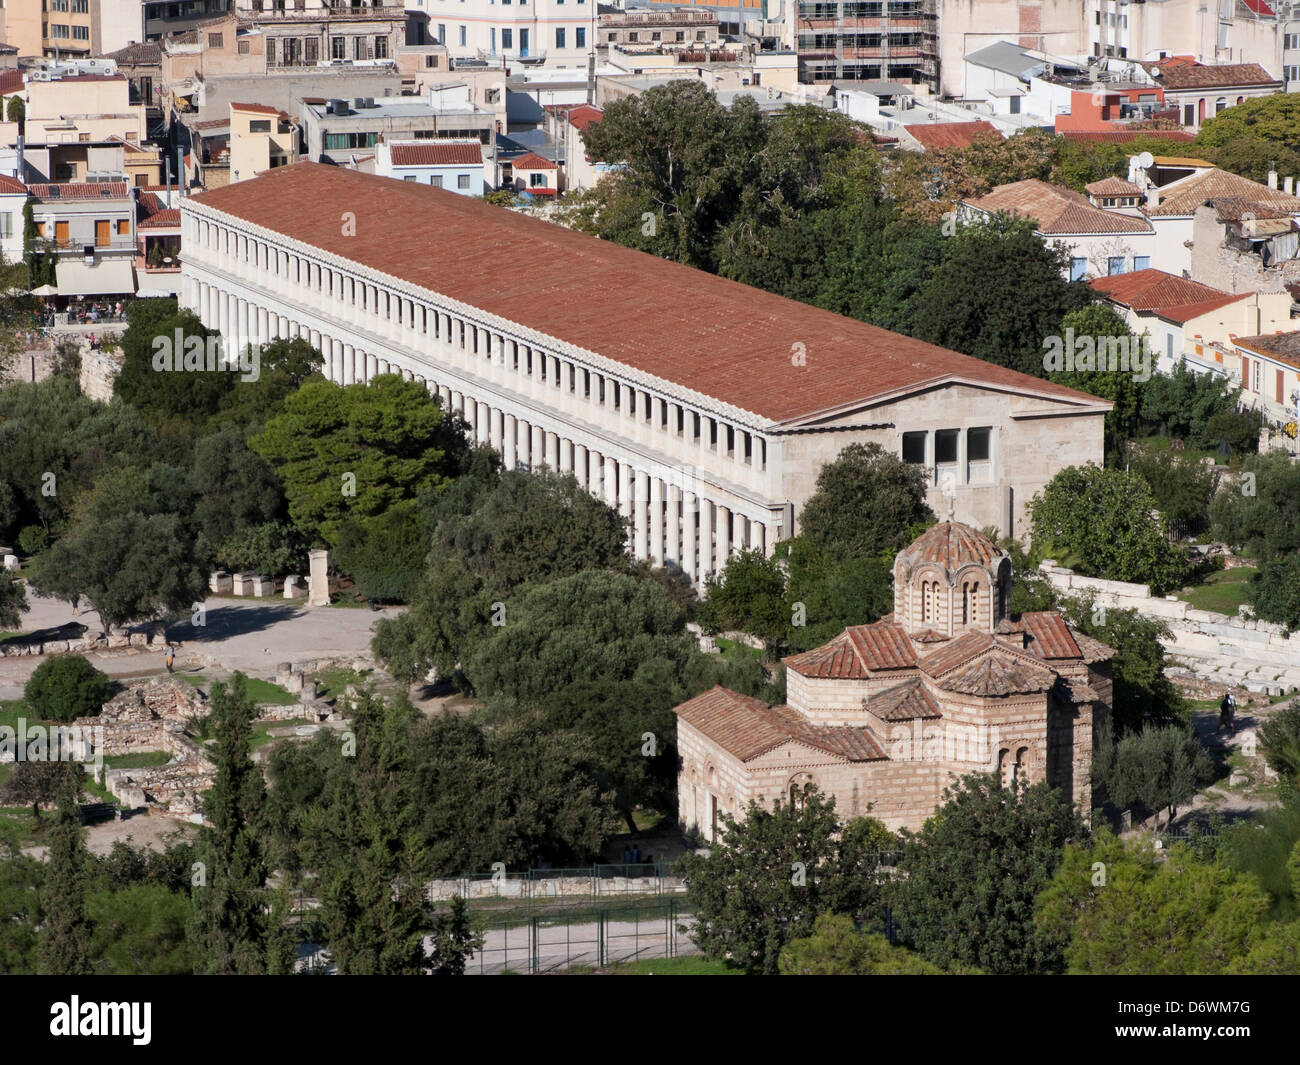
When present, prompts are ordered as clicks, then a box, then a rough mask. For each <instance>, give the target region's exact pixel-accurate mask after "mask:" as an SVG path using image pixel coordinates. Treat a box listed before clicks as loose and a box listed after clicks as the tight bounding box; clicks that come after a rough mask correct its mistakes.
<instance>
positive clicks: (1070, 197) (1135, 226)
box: [965, 178, 1152, 235]
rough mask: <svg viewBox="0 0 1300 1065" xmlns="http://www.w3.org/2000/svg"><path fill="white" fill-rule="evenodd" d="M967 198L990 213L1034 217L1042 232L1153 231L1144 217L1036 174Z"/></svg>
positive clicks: (974, 205)
mask: <svg viewBox="0 0 1300 1065" xmlns="http://www.w3.org/2000/svg"><path fill="white" fill-rule="evenodd" d="M965 202H966V203H968V204H970V205H971V206H972V207H977V208H979V209H980V210H981V211H988V212H989V213H995V212H998V211H1005V212H1006V213H1008V214H1012V215H1019V216H1021V217H1023V218H1032V219H1033V220H1034V221H1035V222H1036V223H1037V224H1038V229H1039V232H1042V233H1051V234H1058V235H1059V234H1064V233H1150V232H1152V229H1151V223H1150V222H1148V221H1147V220H1146V219H1145V218H1140V217H1137V216H1135V215H1129V214H1120V213H1119V212H1117V211H1106V210H1103V209H1102V208H1100V207H1094V206H1093V205H1092V204H1091V203H1089V202H1088V198H1087V197H1086V196H1084V195H1083V194H1082V193H1078V192H1075V191H1074V190H1073V189H1063V188H1059V187H1058V186H1056V185H1051V184H1048V182H1046V181H1039V180H1038V179H1036V178H1033V179H1030V180H1028V181H1015V182H1012V183H1011V184H1009V185H999V186H998V187H997V188H995V189H994V190H993V191H992V192H990V193H988V194H987V195H985V196H979V197H977V198H975V199H971V200H966V201H965Z"/></svg>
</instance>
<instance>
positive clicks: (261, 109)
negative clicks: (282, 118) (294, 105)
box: [230, 102, 281, 115]
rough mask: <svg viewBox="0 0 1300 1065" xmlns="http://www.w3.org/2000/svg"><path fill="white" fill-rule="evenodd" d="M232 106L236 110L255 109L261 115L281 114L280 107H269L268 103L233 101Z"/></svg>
mask: <svg viewBox="0 0 1300 1065" xmlns="http://www.w3.org/2000/svg"><path fill="white" fill-rule="evenodd" d="M230 106H231V109H232V110H235V111H255V112H256V113H257V114H259V115H278V114H281V111H280V109H279V108H278V107H268V106H267V105H266V104H237V103H233V102H232V103H231V105H230Z"/></svg>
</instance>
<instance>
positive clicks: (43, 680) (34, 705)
mask: <svg viewBox="0 0 1300 1065" xmlns="http://www.w3.org/2000/svg"><path fill="white" fill-rule="evenodd" d="M112 696H113V683H112V681H110V680H109V679H108V676H107V675H106V674H104V673H101V672H100V671H99V670H97V669H96V668H95V667H94V666H92V665H91V664H90V663H89V662H87V661H86V660H85V659H84V658H82V657H81V656H80V655H70V656H63V655H60V656H59V657H57V658H47V659H46V660H45V661H44V662H42V663H41V664H40V665H39V666H37V667H36V672H35V673H33V674H32V675H31V679H30V680H28V681H27V687H26V688H24V689H23V698H24V699H25V700H26V702H27V706H28V708H29V709H30V710H31V712H32V714H33V715H34V716H35V717H38V718H41V719H42V720H45V721H62V722H68V721H73V720H75V719H76V718H79V717H94V716H96V715H97V714H98V713H99V711H100V709H101V708H102V707H103V705H104V704H105V703H106V702H108V700H109V699H111V698H112Z"/></svg>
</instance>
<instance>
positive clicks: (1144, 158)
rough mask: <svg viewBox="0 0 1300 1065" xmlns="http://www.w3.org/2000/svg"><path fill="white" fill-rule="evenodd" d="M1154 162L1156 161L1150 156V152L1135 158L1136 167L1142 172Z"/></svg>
mask: <svg viewBox="0 0 1300 1065" xmlns="http://www.w3.org/2000/svg"><path fill="white" fill-rule="evenodd" d="M1155 161H1156V158H1155V156H1154V155H1152V154H1151V153H1150V152H1143V153H1142V154H1141V155H1139V156H1138V157H1137V165H1138V166H1140V167H1141V168H1142V169H1143V170H1146V169H1147V168H1148V167H1149V166H1150V165H1151V164H1152V163H1154V162H1155Z"/></svg>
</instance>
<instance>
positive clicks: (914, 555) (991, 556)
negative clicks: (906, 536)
mask: <svg viewBox="0 0 1300 1065" xmlns="http://www.w3.org/2000/svg"><path fill="white" fill-rule="evenodd" d="M1005 554H1006V553H1005V552H1004V551H1003V550H1002V549H1001V548H1000V547H998V545H997V544H995V543H994V542H993V541H992V540H990V539H989V538H988V537H987V536H985V535H984V533H982V532H980V530H979V529H976V528H975V527H974V526H971V525H967V524H965V523H964V522H960V521H941V522H939V523H938V524H937V525H931V526H930V527H929V528H928V529H926V530H925V532H923V533H922V534H921V535H920V536H918V537H917V538H916V539H915V540H913V541H912V542H911V543H910V544H909V545H908V546H907V547H905V548H904V549H903V550H902V551H900V552H899V554H898V557H897V559H896V562H901V563H903V565H904V566H907V567H909V568H911V569H915V568H916V567H917V566H919V565H921V564H923V563H926V562H933V563H937V564H938V565H940V566H942V567H943V568H944V569H945V570H947V571H949V572H950V573H955V572H956V571H957V570H958V569H959V568H960V567H962V566H964V565H965V564H966V563H968V562H974V563H975V564H976V565H979V566H989V565H991V564H992V563H993V562H994V561H996V560H998V559H1001V558H1003V557H1005Z"/></svg>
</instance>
